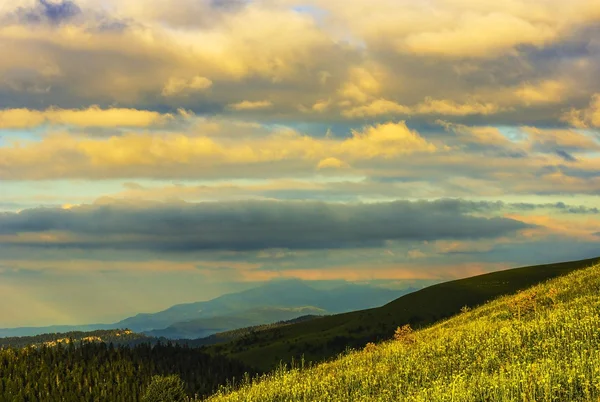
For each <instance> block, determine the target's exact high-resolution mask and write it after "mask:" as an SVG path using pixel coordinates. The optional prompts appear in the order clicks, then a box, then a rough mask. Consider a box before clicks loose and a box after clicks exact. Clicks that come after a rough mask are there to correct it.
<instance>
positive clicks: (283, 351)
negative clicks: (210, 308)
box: [207, 258, 600, 372]
mask: <svg viewBox="0 0 600 402" xmlns="http://www.w3.org/2000/svg"><path fill="white" fill-rule="evenodd" d="M598 261H600V259H599V258H594V259H587V260H581V261H571V262H564V263H557V264H546V265H537V266H530V267H524V268H515V269H509V270H505V271H498V272H493V273H489V274H485V275H478V276H474V277H471V278H466V279H460V280H456V281H451V282H445V283H440V284H437V285H433V286H430V287H427V288H425V289H422V290H419V291H417V292H414V293H410V294H407V295H405V296H402V297H400V298H398V299H396V300H394V301H392V302H391V303H388V304H386V305H385V306H382V307H379V308H373V309H368V310H361V311H355V312H351V313H344V314H336V315H331V316H326V317H320V318H316V319H313V320H310V321H307V322H302V323H297V324H293V325H287V326H285V327H280V328H274V329H270V330H264V331H260V332H253V333H250V334H247V335H245V336H243V337H241V338H238V339H236V340H234V341H232V342H227V343H222V344H217V345H212V346H210V347H208V349H207V350H208V351H209V352H211V353H222V354H225V355H227V356H228V357H230V358H233V359H238V360H241V361H242V362H244V363H245V364H247V365H248V366H251V367H256V368H258V369H259V370H262V371H265V372H267V371H270V370H272V369H275V368H276V367H277V366H278V365H279V363H280V362H284V363H290V362H291V361H292V360H293V359H296V360H299V359H300V357H301V356H304V357H305V359H306V360H307V361H313V362H320V361H325V360H327V359H331V358H333V357H335V356H337V355H338V354H339V353H342V352H344V350H345V349H346V348H347V347H351V348H361V347H363V346H364V345H365V344H367V343H368V342H378V341H381V340H384V339H388V338H389V337H390V336H391V335H390V334H393V333H394V330H395V329H396V328H397V327H399V326H402V325H405V324H410V325H411V326H412V327H413V328H415V329H417V328H422V327H425V326H427V325H430V324H432V323H434V322H437V321H439V320H441V319H445V318H448V317H450V316H453V315H455V314H457V313H459V312H460V311H461V308H462V307H463V306H468V307H470V308H472V307H475V306H478V305H482V304H484V303H486V302H487V301H490V300H492V299H494V298H497V297H499V296H501V295H506V294H511V293H515V292H516V291H518V290H521V289H526V288H528V287H530V286H533V285H535V284H538V283H540V282H543V281H545V280H547V279H550V278H555V277H558V276H560V275H564V274H568V273H569V272H572V271H574V270H577V269H580V268H584V267H589V266H590V265H592V264H594V263H596V262H598Z"/></svg>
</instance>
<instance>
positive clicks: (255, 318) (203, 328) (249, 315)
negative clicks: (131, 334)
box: [144, 306, 327, 339]
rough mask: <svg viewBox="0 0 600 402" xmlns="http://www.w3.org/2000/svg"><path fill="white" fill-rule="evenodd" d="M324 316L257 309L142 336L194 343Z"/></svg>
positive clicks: (302, 309) (303, 310)
mask: <svg viewBox="0 0 600 402" xmlns="http://www.w3.org/2000/svg"><path fill="white" fill-rule="evenodd" d="M324 314H327V311H325V310H323V309H319V308H316V307H310V306H308V307H287V308H286V307H257V308H254V309H250V310H245V311H242V312H240V313H238V314H234V315H221V316H216V317H207V318H197V319H195V320H190V321H184V322H178V323H175V324H172V325H170V326H168V327H167V328H164V329H156V330H152V331H146V332H144V334H146V335H148V336H154V337H164V338H168V339H196V338H204V337H207V336H210V335H212V334H216V333H220V332H225V331H230V330H235V329H238V328H245V327H252V326H257V325H261V324H270V323H276V322H279V321H286V320H291V319H294V318H297V317H301V316H305V315H324Z"/></svg>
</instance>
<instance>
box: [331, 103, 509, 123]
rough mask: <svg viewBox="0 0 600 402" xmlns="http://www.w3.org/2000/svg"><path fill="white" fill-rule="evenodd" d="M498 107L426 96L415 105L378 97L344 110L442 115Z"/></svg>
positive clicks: (491, 111) (350, 112)
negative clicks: (367, 102)
mask: <svg viewBox="0 0 600 402" xmlns="http://www.w3.org/2000/svg"><path fill="white" fill-rule="evenodd" d="M499 111H500V108H499V107H498V105H495V104H493V103H485V104H484V103H479V102H467V103H462V104H460V103H457V102H454V101H449V100H437V99H431V98H427V99H426V100H425V101H424V102H422V103H419V104H417V105H415V106H412V107H410V106H404V105H400V104H398V103H396V102H394V101H390V100H387V99H378V100H375V101H373V102H371V103H369V104H367V105H364V106H357V107H354V108H352V109H349V110H344V111H343V112H342V114H343V115H344V116H346V117H351V118H353V117H365V116H379V115H443V116H468V115H474V114H482V115H488V114H494V113H498V112H499Z"/></svg>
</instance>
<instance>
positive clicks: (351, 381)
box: [208, 265, 600, 402]
mask: <svg viewBox="0 0 600 402" xmlns="http://www.w3.org/2000/svg"><path fill="white" fill-rule="evenodd" d="M598 400H600V265H595V266H592V267H589V268H585V269H582V270H578V271H575V272H572V273H570V274H568V275H565V276H562V277H560V278H557V279H552V280H550V281H547V282H545V283H542V284H540V285H537V286H534V287H532V288H529V289H527V290H525V291H522V292H519V293H517V294H516V295H511V296H504V297H501V298H499V299H497V300H494V301H492V302H490V303H488V304H485V305H483V306H481V307H478V308H475V309H472V310H471V309H468V308H465V309H463V311H462V312H461V313H460V314H459V315H457V316H455V317H452V318H450V319H447V320H445V321H442V322H439V323H437V324H435V325H432V326H431V327H429V328H426V329H422V330H419V331H412V330H411V329H410V327H408V326H403V327H401V328H398V330H397V331H396V333H395V334H390V340H389V341H386V342H383V343H380V344H377V345H376V344H368V345H367V346H365V348H364V349H363V350H360V351H351V350H349V351H347V352H346V353H344V354H343V355H341V356H340V357H338V358H337V359H336V360H333V361H330V362H327V363H323V364H320V365H317V366H313V367H293V368H291V369H290V368H285V367H281V368H280V369H278V370H276V371H274V372H272V373H271V374H268V375H263V376H261V377H260V378H258V377H257V378H254V379H250V378H246V379H245V380H244V381H242V383H241V384H236V385H235V386H233V387H232V386H230V387H228V388H223V389H221V390H220V391H219V392H218V393H217V394H215V395H213V396H211V397H210V398H209V399H208V401H211V402H220V401H223V402H225V401H245V402H246V401H247V402H250V401H257V402H258V401H261V402H262V401H265V402H266V401H423V402H430V401H432V402H433V401H473V402H475V401H477V402H479V401H598Z"/></svg>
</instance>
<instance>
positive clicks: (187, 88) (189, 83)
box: [162, 76, 213, 96]
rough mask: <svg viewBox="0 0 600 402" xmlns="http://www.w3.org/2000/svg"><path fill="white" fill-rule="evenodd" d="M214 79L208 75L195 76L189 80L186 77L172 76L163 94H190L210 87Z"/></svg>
mask: <svg viewBox="0 0 600 402" xmlns="http://www.w3.org/2000/svg"><path fill="white" fill-rule="evenodd" d="M212 84H213V83H212V81H211V80H209V79H208V78H206V77H202V76H195V77H193V78H191V79H189V80H187V79H184V78H177V77H171V78H169V81H167V83H166V84H165V86H164V88H163V90H162V94H163V96H175V95H181V94H186V95H187V94H189V93H191V92H198V91H203V90H205V89H208V88H210V87H211V86H212Z"/></svg>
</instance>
